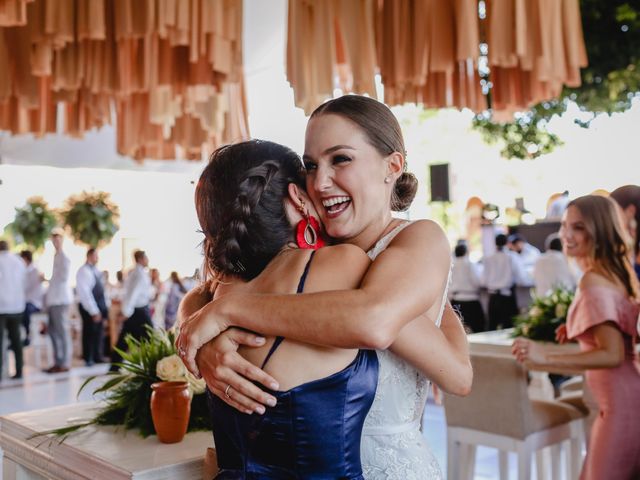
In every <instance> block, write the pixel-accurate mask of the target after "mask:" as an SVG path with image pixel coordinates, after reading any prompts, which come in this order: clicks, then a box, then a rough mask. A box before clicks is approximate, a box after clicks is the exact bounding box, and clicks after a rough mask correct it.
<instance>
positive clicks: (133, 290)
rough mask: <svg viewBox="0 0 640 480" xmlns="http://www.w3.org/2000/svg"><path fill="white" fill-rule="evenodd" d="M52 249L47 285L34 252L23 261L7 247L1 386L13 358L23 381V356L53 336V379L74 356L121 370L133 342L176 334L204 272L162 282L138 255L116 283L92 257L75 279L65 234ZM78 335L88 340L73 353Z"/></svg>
mask: <svg viewBox="0 0 640 480" xmlns="http://www.w3.org/2000/svg"><path fill="white" fill-rule="evenodd" d="M51 242H52V244H53V246H54V248H55V255H54V259H53V269H52V274H51V278H49V279H48V280H47V279H45V277H44V275H43V274H42V272H41V271H39V270H38V268H37V267H36V265H35V264H34V262H33V252H32V251H30V250H23V251H21V252H20V253H19V254H18V255H16V254H14V253H12V252H10V251H9V245H8V243H7V242H6V241H4V240H0V381H2V378H4V377H6V376H7V375H8V368H7V358H8V355H9V354H11V353H12V354H13V355H14V358H15V362H14V364H15V372H14V373H13V375H12V378H16V379H19V378H22V376H23V366H24V355H23V353H24V348H25V347H27V348H28V347H29V346H30V345H31V343H32V341H33V339H34V336H35V335H40V336H42V335H46V336H48V338H49V339H50V342H51V343H50V345H51V349H52V351H53V352H52V353H53V355H52V359H53V362H52V364H51V365H48V366H47V368H46V369H45V370H44V371H45V372H46V373H59V372H66V371H68V370H69V369H70V367H71V364H72V359H73V358H74V353H75V354H76V356H78V357H81V358H82V360H83V361H84V364H85V365H87V366H91V365H94V364H96V363H103V362H105V361H111V363H112V367H111V368H112V369H113V370H116V369H117V368H118V362H119V361H120V360H121V358H120V355H119V353H118V352H117V350H116V349H114V348H113V347H114V346H115V347H118V348H119V349H120V350H126V348H127V345H126V342H125V340H124V337H125V336H126V335H127V334H131V335H132V336H133V337H134V338H141V337H143V336H144V335H146V332H147V328H148V327H150V328H165V329H170V328H171V327H173V325H174V323H175V321H176V315H177V312H178V306H179V304H180V300H181V299H182V297H183V296H184V295H185V294H186V293H187V292H188V291H189V290H190V289H191V288H193V287H194V286H195V285H196V283H197V281H198V276H199V273H198V270H196V271H195V272H194V274H193V276H191V277H180V275H178V273H177V272H171V274H170V276H169V278H168V279H166V280H162V278H161V275H160V272H159V271H158V269H156V268H151V269H149V259H148V258H147V255H146V253H145V252H144V251H142V250H137V251H135V252H134V253H133V260H134V262H135V266H134V267H133V268H132V269H131V270H129V271H128V272H123V271H118V272H117V273H116V276H115V281H114V282H111V281H110V278H109V272H108V271H106V270H104V271H101V270H99V267H98V264H99V255H98V251H97V250H96V249H94V248H90V249H88V250H87V252H86V261H85V263H83V264H82V265H81V266H80V267H79V268H78V269H77V270H75V271H72V268H71V267H72V266H71V261H70V260H69V257H68V256H67V255H66V253H65V251H64V237H63V232H62V230H60V229H54V230H53V231H52V233H51ZM72 284H73V287H72ZM36 314H37V315H36ZM5 332H6V334H5ZM74 333H77V334H79V335H80V337H81V341H80V350H81V351H80V352H74V351H73V350H74V347H73V345H74V342H73V341H72V336H73V334H74Z"/></svg>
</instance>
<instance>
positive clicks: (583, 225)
mask: <svg viewBox="0 0 640 480" xmlns="http://www.w3.org/2000/svg"><path fill="white" fill-rule="evenodd" d="M560 237H561V238H562V241H563V245H564V249H565V252H566V254H567V255H569V256H571V257H573V258H575V259H576V261H577V262H578V265H579V266H580V268H581V269H582V271H583V272H585V273H584V275H583V277H582V279H581V280H580V284H579V285H578V290H577V292H576V296H575V298H574V300H573V303H572V304H571V307H570V309H569V314H568V316H567V323H566V326H563V327H560V328H559V329H558V331H557V332H556V337H557V339H558V341H559V342H561V343H564V342H566V341H567V340H573V339H575V340H577V341H578V343H579V344H580V350H581V351H580V353H575V354H551V353H548V352H547V351H546V350H545V348H544V346H543V345H542V344H540V343H537V342H534V341H531V340H527V339H523V338H518V339H516V341H515V342H514V344H513V348H512V351H513V354H514V355H515V356H516V358H517V359H518V361H520V362H523V363H527V364H537V365H544V364H554V365H557V366H562V367H568V368H574V369H584V370H586V378H587V383H588V386H589V388H590V389H591V390H592V392H593V394H594V396H595V397H596V400H597V402H598V407H599V410H600V412H599V415H598V418H597V419H596V421H595V423H594V425H593V429H592V432H591V439H590V442H589V448H588V451H587V457H586V459H585V463H584V467H583V469H582V474H581V476H580V478H581V479H582V480H590V479H594V480H595V479H601V478H616V479H620V480H624V479H632V478H640V421H639V420H638V412H637V406H638V400H639V399H640V364H639V362H638V356H637V353H636V349H635V345H636V340H637V331H636V324H637V320H638V313H639V311H640V307H639V305H638V301H639V300H640V291H639V287H638V280H637V278H636V276H635V273H634V271H633V268H632V265H631V261H630V256H629V246H628V245H629V244H628V241H627V234H626V232H625V230H624V228H623V226H622V223H621V219H620V215H619V212H618V211H617V206H616V205H615V203H614V202H613V201H612V200H611V199H609V198H605V197H600V196H596V195H587V196H584V197H580V198H577V199H575V200H573V201H572V202H571V203H569V206H568V208H567V210H566V212H565V214H564V216H563V219H562V225H561V228H560Z"/></svg>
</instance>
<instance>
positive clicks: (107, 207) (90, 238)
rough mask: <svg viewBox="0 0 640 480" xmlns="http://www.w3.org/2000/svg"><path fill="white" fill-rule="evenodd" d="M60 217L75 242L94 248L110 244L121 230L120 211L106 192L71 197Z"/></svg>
mask: <svg viewBox="0 0 640 480" xmlns="http://www.w3.org/2000/svg"><path fill="white" fill-rule="evenodd" d="M60 215H61V216H62V220H63V222H64V224H65V226H67V227H68V228H69V229H70V230H71V234H72V236H73V238H74V239H75V241H76V242H79V243H83V244H85V245H87V246H89V247H93V248H97V247H100V246H102V245H105V244H107V243H109V242H110V241H111V239H112V238H113V236H114V235H115V234H116V233H117V231H118V228H119V227H118V219H119V217H120V210H119V208H118V206H117V205H116V204H114V203H113V202H112V201H111V199H110V197H109V194H108V193H105V192H95V193H89V192H82V194H80V195H73V196H71V197H69V198H68V199H67V205H66V207H65V208H64V209H63V210H62V211H61V212H60Z"/></svg>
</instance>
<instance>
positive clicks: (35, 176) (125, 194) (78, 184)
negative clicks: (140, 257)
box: [0, 165, 202, 278]
mask: <svg viewBox="0 0 640 480" xmlns="http://www.w3.org/2000/svg"><path fill="white" fill-rule="evenodd" d="M195 178H196V177H195V176H194V175H193V174H185V173H171V174H167V173H157V172H132V171H120V170H107V169H89V168H78V169H61V168H53V167H42V166H29V167H23V166H12V165H0V179H2V186H0V232H1V229H2V228H3V227H4V226H5V225H6V224H7V223H9V222H11V221H13V217H14V213H15V210H14V208H15V207H19V206H22V205H24V203H25V201H26V199H27V198H29V197H31V196H34V195H39V196H42V197H44V198H45V200H47V201H48V202H49V206H50V207H52V208H60V207H62V206H63V205H64V201H65V200H66V199H67V198H68V197H69V196H70V195H71V194H74V193H80V192H82V191H83V190H87V191H106V192H109V193H110V194H111V198H112V200H113V201H114V203H116V204H117V205H118V206H119V207H120V231H119V232H118V233H117V234H116V236H115V237H114V239H113V240H112V241H111V243H110V244H109V245H108V246H107V247H105V248H104V249H101V251H100V263H99V265H98V266H99V268H100V269H102V270H104V269H108V270H110V271H111V272H112V274H113V273H115V272H116V271H117V270H119V269H120V268H122V267H123V266H131V264H132V260H131V259H130V258H125V259H123V258H122V250H123V248H122V245H123V240H124V239H128V240H127V243H128V244H129V245H131V246H133V247H135V248H141V249H143V250H145V251H146V252H147V255H148V256H149V260H150V266H151V267H156V268H158V269H159V270H160V273H161V275H162V278H165V277H168V276H169V273H170V272H171V271H172V270H177V271H178V273H180V274H181V275H191V274H192V273H193V271H194V269H195V268H197V267H198V266H199V265H200V263H201V261H202V260H201V255H200V249H199V247H198V245H199V242H200V241H201V240H202V235H201V234H198V233H197V230H198V228H199V226H198V221H197V218H196V214H195V209H194V205H193V192H194V185H193V184H192V183H191V182H192V180H195ZM65 251H66V252H67V254H68V255H69V256H70V257H71V261H72V270H73V274H74V276H75V271H76V270H77V268H79V267H80V265H82V263H84V258H85V253H86V249H85V247H84V246H80V245H74V244H73V242H72V241H71V238H67V241H66V242H65ZM52 261H53V247H52V245H51V243H50V242H47V245H46V247H45V251H44V253H43V254H42V256H41V258H40V259H39V260H38V263H39V266H40V268H41V269H42V270H43V271H44V272H45V273H46V274H47V276H48V275H49V274H50V269H51V264H52Z"/></svg>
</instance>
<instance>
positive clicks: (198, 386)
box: [185, 371, 207, 395]
mask: <svg viewBox="0 0 640 480" xmlns="http://www.w3.org/2000/svg"><path fill="white" fill-rule="evenodd" d="M185 377H186V379H187V382H188V383H189V389H190V390H191V392H192V393H193V395H200V394H201V393H204V391H205V390H206V389H207V384H206V382H205V381H204V378H196V377H194V376H193V374H192V373H191V372H189V371H187V374H186V375H185Z"/></svg>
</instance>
